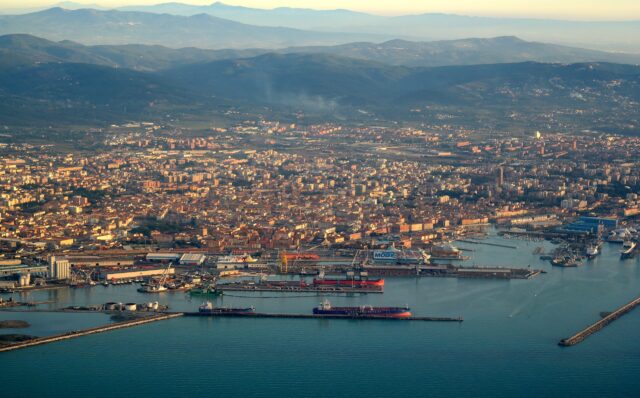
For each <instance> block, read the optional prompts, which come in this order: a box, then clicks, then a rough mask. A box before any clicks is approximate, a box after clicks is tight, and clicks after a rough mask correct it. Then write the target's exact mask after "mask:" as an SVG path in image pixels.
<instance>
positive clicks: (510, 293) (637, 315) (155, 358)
mask: <svg viewBox="0 0 640 398" xmlns="http://www.w3.org/2000/svg"><path fill="white" fill-rule="evenodd" d="M487 242H499V243H503V244H508V245H516V246H518V250H514V249H508V248H497V247H490V246H485V245H471V244H466V243H460V244H459V246H460V247H463V248H467V249H471V250H473V251H472V252H466V253H465V254H466V255H470V256H471V257H472V259H471V260H468V261H465V262H464V264H465V265H474V264H475V265H501V266H518V267H527V266H528V265H531V267H534V268H541V269H544V270H546V271H548V273H547V274H543V275H540V276H538V277H537V278H534V279H532V280H512V281H500V280H457V279H440V278H422V279H413V278H407V279H404V278H388V279H387V280H386V282H387V283H386V287H385V293H384V294H382V295H356V296H346V295H343V296H331V297H328V298H329V299H330V300H331V302H332V304H334V305H360V304H372V305H390V306H391V305H393V306H395V305H398V306H399V305H405V304H408V305H409V306H411V308H412V311H413V313H414V315H433V316H462V317H464V319H465V321H464V322H463V323H461V324H458V323H451V324H449V323H430V322H388V321H351V320H309V319H307V320H304V319H300V320H296V319H232V318H226V319H205V318H202V319H199V318H178V319H173V320H169V321H162V322H157V323H153V324H149V325H145V326H139V327H134V328H130V329H124V330H119V331H113V332H109V333H103V334H99V335H92V336H86V337H81V338H78V339H74V340H68V341H64V342H58V343H53V344H48V345H44V346H39V347H34V348H28V349H24V350H18V351H14V352H9V353H3V354H0V365H1V366H0V386H1V387H0V388H1V389H0V391H1V392H2V396H3V397H4V396H6V397H44V396H56V397H112V396H131V395H134V396H176V397H195V396H207V397H212V396H226V397H244V396H258V397H289V396H292V397H293V396H295V397H307V396H308V397H314V396H322V397H386V396H401V397H405V396H413V397H415V396H420V397H423V396H434V397H438V396H465V397H466V396H469V397H480V396H491V397H495V396H521V397H541V396H581V397H609V396H628V397H638V396H640V377H638V375H640V338H639V336H640V310H635V311H633V312H631V313H630V314H628V315H625V316H624V317H622V318H621V319H619V320H618V321H616V322H614V323H613V324H611V325H610V326H608V327H607V328H605V329H604V330H602V331H601V332H599V333H596V334H595V335H593V336H591V337H589V338H588V339H587V340H586V341H585V342H583V343H582V344H579V345H577V346H575V347H571V348H561V347H559V346H557V342H558V341H559V340H560V339H561V338H563V337H568V336H570V335H572V334H573V333H575V332H577V331H578V330H580V329H582V328H583V327H585V326H586V325H588V324H589V323H591V322H593V321H595V320H597V319H598V318H599V313H600V312H601V311H609V310H612V309H614V308H616V307H618V306H620V305H622V304H624V303H626V302H628V301H631V300H632V299H633V298H635V297H637V296H640V272H639V269H640V261H638V259H631V260H625V261H620V259H619V254H618V250H619V249H620V247H619V246H616V245H611V244H605V245H604V247H603V249H604V252H603V254H602V255H601V256H600V257H598V258H597V259H596V260H594V261H588V262H586V263H585V265H584V266H582V267H580V268H577V269H560V268H552V267H551V266H550V265H549V264H548V262H543V261H540V260H539V259H538V256H537V255H534V254H533V250H534V249H535V248H536V247H537V246H544V247H545V249H546V250H549V249H550V248H551V245H550V244H549V243H548V242H526V241H519V240H503V239H501V238H496V237H494V238H491V239H489V240H487ZM136 287H137V286H134V285H125V286H118V287H114V286H110V287H102V286H96V287H93V288H87V289H75V290H74V289H67V290H56V291H40V292H33V293H30V294H28V295H27V296H26V297H23V296H20V295H17V294H15V295H14V297H15V298H17V299H18V298H20V299H28V300H30V301H45V300H55V301H56V304H50V306H51V308H59V307H63V306H67V305H72V304H73V305H87V304H102V303H105V302H108V301H118V302H138V303H142V302H146V301H150V300H158V301H160V302H161V303H164V304H168V305H169V306H170V307H171V309H172V310H174V311H179V310H190V311H194V310H196V309H197V306H198V305H199V304H200V301H199V300H197V299H195V300H190V299H189V298H188V296H186V295H185V294H184V293H163V294H160V295H157V296H154V298H153V299H151V297H150V296H148V295H143V294H140V293H138V292H136ZM238 296H242V297H238ZM5 297H6V295H5ZM321 299H322V297H319V296H314V295H309V296H307V297H300V296H295V297H292V296H287V295H281V294H276V293H247V294H245V293H238V294H234V295H232V294H229V295H227V296H224V297H222V298H219V299H218V300H217V304H219V305H230V306H247V305H254V306H255V307H256V309H257V310H258V311H263V312H275V311H278V312H291V313H308V312H310V311H311V309H312V307H314V306H315V305H317V304H318V302H319V301H320V300H321ZM46 307H47V305H43V306H40V307H39V308H42V309H44V308H46ZM0 319H24V320H26V321H28V322H30V323H31V324H32V327H31V328H29V329H19V330H11V329H5V330H3V333H12V332H13V333H26V334H29V333H31V334H34V335H38V336H44V335H47V334H55V333H60V332H62V331H65V330H74V329H81V328H86V327H90V326H95V325H99V324H104V323H106V322H108V321H109V317H108V316H107V315H104V314H67V313H65V314H60V313H7V312H0Z"/></svg>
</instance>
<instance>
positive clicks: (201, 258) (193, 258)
mask: <svg viewBox="0 0 640 398" xmlns="http://www.w3.org/2000/svg"><path fill="white" fill-rule="evenodd" d="M206 259H207V256H205V255H204V254H202V253H185V254H183V255H182V257H180V265H202V264H204V262H205V261H206Z"/></svg>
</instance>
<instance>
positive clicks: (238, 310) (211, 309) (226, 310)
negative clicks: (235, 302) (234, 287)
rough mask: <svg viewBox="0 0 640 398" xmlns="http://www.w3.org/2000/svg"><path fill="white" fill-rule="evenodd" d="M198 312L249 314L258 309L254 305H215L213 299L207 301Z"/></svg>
mask: <svg viewBox="0 0 640 398" xmlns="http://www.w3.org/2000/svg"><path fill="white" fill-rule="evenodd" d="M198 312H199V313H201V314H238V315H243V314H244V315H248V314H254V313H255V312H256V309H255V308H254V307H246V308H232V307H215V306H214V305H213V303H212V302H211V301H205V302H204V303H202V305H201V306H200V307H198Z"/></svg>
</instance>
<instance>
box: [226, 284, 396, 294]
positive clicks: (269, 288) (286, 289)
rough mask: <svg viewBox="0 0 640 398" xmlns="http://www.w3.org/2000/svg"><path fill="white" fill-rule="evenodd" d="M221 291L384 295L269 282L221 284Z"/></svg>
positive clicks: (340, 287) (372, 288) (373, 288)
mask: <svg viewBox="0 0 640 398" xmlns="http://www.w3.org/2000/svg"><path fill="white" fill-rule="evenodd" d="M216 288H217V289H218V290H220V291H223V292H225V291H233V292H280V293H325V294H326V293H378V294H380V293H383V292H384V288H382V287H381V286H380V287H378V286H366V287H360V286H357V285H356V284H355V283H354V284H353V285H349V284H344V285H321V286H316V285H312V284H301V283H300V282H299V281H294V282H292V281H268V282H260V283H251V282H248V281H242V282H231V283H220V284H218V285H217V286H216Z"/></svg>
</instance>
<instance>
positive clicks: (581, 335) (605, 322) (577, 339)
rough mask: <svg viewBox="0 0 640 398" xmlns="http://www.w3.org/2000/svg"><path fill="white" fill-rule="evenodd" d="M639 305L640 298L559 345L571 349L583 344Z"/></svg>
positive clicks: (561, 341)
mask: <svg viewBox="0 0 640 398" xmlns="http://www.w3.org/2000/svg"><path fill="white" fill-rule="evenodd" d="M639 304H640V297H638V298H637V299H635V300H633V301H631V302H630V303H627V304H625V305H623V306H622V307H620V308H618V309H617V310H615V311H613V312H612V313H610V314H608V315H607V316H605V317H604V318H602V319H600V320H599V321H598V322H596V323H594V324H592V325H590V326H589V327H587V328H586V329H583V330H581V331H580V332H578V333H576V334H574V335H573V336H571V337H569V338H566V339H562V340H560V342H559V343H558V345H560V346H563V347H570V346H573V345H576V344H578V343H581V342H582V341H583V340H584V339H586V338H587V337H589V336H591V335H592V334H594V333H595V332H597V331H599V330H601V329H603V328H604V327H605V326H607V325H608V324H610V323H611V322H613V321H615V320H616V319H618V318H620V317H621V316H622V315H624V314H626V313H628V312H630V311H631V310H633V309H634V308H636V307H637V306H638V305H639Z"/></svg>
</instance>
